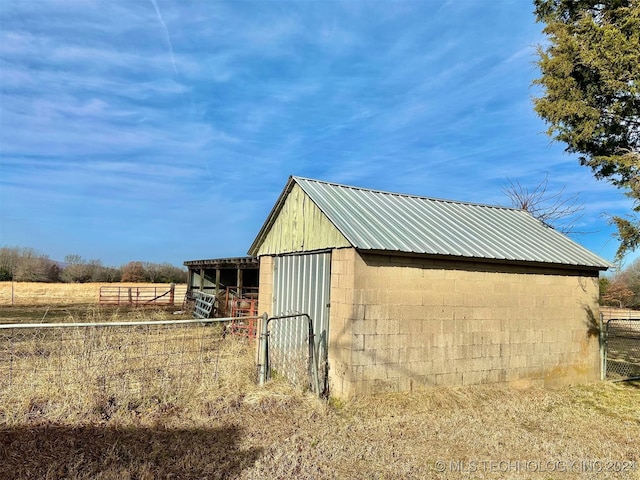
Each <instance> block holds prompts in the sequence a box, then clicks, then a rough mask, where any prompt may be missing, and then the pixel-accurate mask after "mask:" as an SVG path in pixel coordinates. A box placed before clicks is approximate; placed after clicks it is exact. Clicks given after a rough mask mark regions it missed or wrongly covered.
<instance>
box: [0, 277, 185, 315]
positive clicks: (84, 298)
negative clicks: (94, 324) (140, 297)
mask: <svg viewBox="0 0 640 480" xmlns="http://www.w3.org/2000/svg"><path fill="white" fill-rule="evenodd" d="M125 285H126V286H134V287H155V288H157V289H158V290H159V291H162V290H163V287H164V288H166V289H168V288H169V285H168V284H167V285H163V284H159V283H136V284H119V283H42V282H0V306H12V305H17V306H22V307H24V306H27V307H28V306H33V305H45V306H46V305H50V306H52V305H77V304H97V303H98V299H99V297H100V287H103V286H106V287H118V286H125ZM186 289H187V286H186V284H184V285H176V297H175V301H176V304H177V305H180V304H181V303H182V300H183V299H184V294H185V292H186ZM0 318H1V317H0Z"/></svg>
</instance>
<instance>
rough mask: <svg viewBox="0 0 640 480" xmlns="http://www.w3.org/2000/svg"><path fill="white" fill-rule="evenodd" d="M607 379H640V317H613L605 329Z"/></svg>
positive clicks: (605, 370)
mask: <svg viewBox="0 0 640 480" xmlns="http://www.w3.org/2000/svg"><path fill="white" fill-rule="evenodd" d="M604 372H605V378H606V379H607V380H636V379H640V318H611V319H609V320H607V322H606V324H605V329H604Z"/></svg>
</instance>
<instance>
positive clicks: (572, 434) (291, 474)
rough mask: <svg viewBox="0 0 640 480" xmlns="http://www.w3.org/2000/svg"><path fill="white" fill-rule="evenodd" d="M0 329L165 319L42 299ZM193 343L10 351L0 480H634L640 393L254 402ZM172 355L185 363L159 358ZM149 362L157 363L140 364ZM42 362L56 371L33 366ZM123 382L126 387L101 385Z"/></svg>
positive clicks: (224, 349)
mask: <svg viewBox="0 0 640 480" xmlns="http://www.w3.org/2000/svg"><path fill="white" fill-rule="evenodd" d="M0 317H1V319H2V320H3V323H5V322H7V321H9V322H11V323H33V322H35V323H37V322H40V321H41V320H42V319H43V318H44V320H45V321H50V322H54V321H56V322H57V321H60V322H69V321H93V322H98V321H103V322H109V321H114V322H115V321H117V322H123V321H125V322H126V321H145V320H151V321H156V320H166V319H172V318H174V317H180V316H175V315H173V314H172V313H171V312H166V311H162V310H152V309H146V310H138V309H131V310H125V309H116V308H110V309H107V308H99V307H97V306H95V305H89V304H85V305H69V304H66V305H63V306H60V305H55V303H54V302H53V301H51V299H50V302H49V303H48V304H47V303H46V302H42V303H38V304H36V305H31V306H14V307H9V306H5V307H1V308H0ZM201 330H202V332H204V333H202V334H201V333H198V335H197V336H195V337H185V336H184V334H183V333H182V331H181V330H177V331H174V330H169V331H167V332H165V333H164V334H163V336H162V341H158V342H156V343H155V344H153V345H155V347H153V346H150V347H148V350H146V353H147V355H146V356H141V355H136V354H134V352H135V351H137V350H135V349H136V348H144V347H143V346H142V345H143V343H144V344H148V343H149V342H148V341H147V340H145V342H140V343H136V342H135V341H134V338H138V337H141V333H142V332H140V331H138V330H132V331H129V332H125V334H124V335H123V334H122V332H120V333H118V332H117V331H116V330H114V331H113V332H114V333H113V335H106V336H103V337H100V338H98V337H91V341H90V342H87V341H86V340H82V341H80V340H79V339H78V338H76V337H74V336H73V335H69V336H67V337H65V338H66V340H65V341H63V342H58V341H55V342H54V341H53V339H52V338H50V337H47V336H46V335H37V336H31V337H26V336H23V337H21V341H22V344H21V348H22V349H23V350H21V352H22V354H21V356H18V357H15V356H14V357H12V358H14V359H15V358H19V359H20V362H23V364H22V365H21V366H20V368H14V369H13V370H11V371H12V372H14V374H16V372H22V373H21V374H22V375H23V376H24V378H23V379H22V380H20V379H15V378H14V380H12V382H11V384H10V386H8V387H7V386H6V385H7V382H6V379H4V378H3V379H0V385H5V387H4V388H3V389H2V390H1V391H0V459H1V461H0V478H2V479H4V478H7V479H9V478H11V479H14V478H43V479H54V478H55V479H59V478H65V479H158V478H178V479H183V478H189V479H190V478H193V479H207V478H211V479H217V478H220V479H222V478H225V479H226V478H239V479H256V478H258V479H259V478H265V479H271V478H310V479H311V478H313V479H316V478H338V479H344V478H388V479H397V478H416V479H418V478H522V479H529V478H540V479H543V478H640V450H639V449H638V439H639V438H640V407H639V406H640V383H599V384H593V385H586V386H575V387H565V388H561V389H555V390H549V389H547V390H545V389H541V388H531V389H527V390H516V389H513V388H509V387H505V386H499V387H496V386H493V385H484V386H476V387H465V388H427V389H423V390H420V391H413V392H410V393H405V394H385V395H376V396H374V397H366V398H358V399H353V400H350V401H340V400H336V399H329V401H323V400H319V399H317V398H315V397H314V396H313V395H311V394H309V393H308V392H305V391H302V390H300V389H297V388H294V387H291V386H290V385H288V384H286V383H285V382H283V381H272V382H270V383H269V384H268V385H267V386H266V387H264V388H260V387H258V386H257V385H256V384H255V364H254V354H255V352H254V349H253V348H252V347H251V346H250V345H247V344H246V343H245V341H243V340H239V339H234V338H230V337H228V336H227V337H225V338H223V337H222V335H221V331H220V329H219V328H216V327H207V328H205V329H201ZM201 330H198V332H200V331H201ZM189 331H191V330H189ZM83 338H84V337H83ZM141 338H148V337H144V336H142V337H141ZM153 338H154V339H156V340H158V338H159V337H157V336H156V337H153ZM3 341H4V342H7V341H8V340H7V339H6V338H5V339H4V340H3ZM48 341H49V343H47V342H48ZM25 342H26V343H25ZM37 342H40V343H39V344H36V343H37ZM180 342H182V344H183V345H187V347H188V348H182V349H181V350H172V348H173V346H172V345H174V344H177V343H180ZM55 345H61V348H60V352H61V353H62V355H61V356H57V355H56V354H55V352H54V346H55ZM129 345H130V346H131V349H129V350H127V349H126V348H124V347H125V346H129ZM194 345H197V346H198V347H197V348H191V346H194ZM98 347H99V348H98ZM2 348H5V350H6V347H0V351H2ZM154 349H155V350H154ZM14 351H15V348H14ZM160 351H162V354H163V355H165V354H166V356H165V357H158V358H163V359H164V360H163V361H162V362H156V363H154V362H153V361H151V360H149V358H153V355H152V354H156V353H159V352H160ZM74 352H75V353H74ZM125 352H128V353H126V354H125ZM98 354H99V355H102V356H104V358H102V357H100V359H99V362H98V363H91V364H90V365H102V367H100V368H93V370H92V369H91V368H88V367H86V365H88V364H89V363H86V362H88V359H89V358H91V359H92V360H91V361H93V360H95V359H96V358H97V357H99V355H98ZM150 354H151V355H150ZM83 355H84V356H83ZM179 355H182V358H181V359H180V361H176V362H174V361H168V360H167V359H169V358H171V357H175V356H179ZM142 357H144V358H142ZM6 358H7V356H6V355H5V356H3V357H0V362H2V361H5V360H6ZM54 358H59V359H60V358H61V359H62V360H59V361H58V363H53V364H48V363H47V362H48V361H49V360H51V361H54ZM83 359H84V360H83ZM145 359H146V360H145ZM56 361H57V360H56ZM142 361H144V362H146V363H145V365H144V368H143V366H141V365H140V364H139V363H137V362H142ZM46 365H49V367H47V366H46ZM50 365H55V367H53V368H50ZM83 365H84V366H85V367H86V368H84V370H82V366H83ZM13 367H16V365H15V364H14V365H13ZM3 368H5V370H2V369H3ZM78 368H80V369H81V371H82V374H79V373H77V372H78V371H79V370H78ZM42 370H47V371H48V373H47V374H46V375H45V376H44V377H43V376H41V375H39V373H41V371H42ZM2 371H4V372H6V371H7V370H6V365H5V366H2V365H0V372H2ZM136 371H141V372H144V373H143V374H142V375H141V376H139V377H135V375H134V374H135V372H136ZM74 372H76V373H74ZM123 372H124V373H123ZM47 375H49V376H47ZM132 375H133V376H132ZM5 376H6V375H5ZM125 377H126V378H130V377H131V381H130V382H124V383H123V382H120V381H114V382H113V383H110V382H109V381H108V380H109V379H111V380H117V379H123V378H125ZM145 378H146V379H147V380H148V382H149V383H148V385H147V387H146V388H139V387H140V386H141V385H140V382H141V381H143V380H144V379H145ZM43 379H44V380H43ZM105 379H106V380H105ZM158 379H165V380H166V381H165V382H164V383H162V382H161V383H158V382H157V380H158ZM3 381H4V382H5V383H4V384H3Z"/></svg>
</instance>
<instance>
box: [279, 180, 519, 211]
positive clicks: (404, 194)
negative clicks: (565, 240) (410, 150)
mask: <svg viewBox="0 0 640 480" xmlns="http://www.w3.org/2000/svg"><path fill="white" fill-rule="evenodd" d="M291 178H293V179H294V180H295V181H296V182H297V181H298V180H303V181H307V182H315V183H322V184H325V185H331V186H334V187H341V188H348V189H351V190H361V191H364V192H372V193H381V194H384V195H394V196H396V197H407V198H419V199H421V200H430V201H433V202H442V203H452V204H456V205H469V206H473V207H485V208H495V209H499V210H513V211H516V212H522V211H526V210H524V209H521V208H515V207H505V206H502V205H492V204H489V203H479V202H467V201H462V200H452V199H447V198H437V197H429V196H425V195H417V194H411V193H400V192H390V191H387V190H379V189H375V188H365V187H357V186H354V185H346V184H342V183H337V182H329V181H327V180H318V179H315V178H308V177H300V176H297V175H292V176H291Z"/></svg>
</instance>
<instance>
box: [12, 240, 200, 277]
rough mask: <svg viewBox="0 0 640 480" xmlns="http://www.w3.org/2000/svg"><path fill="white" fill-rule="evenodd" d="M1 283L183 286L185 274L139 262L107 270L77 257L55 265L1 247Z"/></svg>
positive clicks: (167, 266) (164, 265) (45, 258)
mask: <svg viewBox="0 0 640 480" xmlns="http://www.w3.org/2000/svg"><path fill="white" fill-rule="evenodd" d="M0 281H16V282H65V283H86V282H150V283H185V282H186V281H187V272H186V270H185V269H184V268H180V267H176V266H174V265H171V264H169V263H153V262H139V261H132V262H129V263H127V264H125V265H122V266H120V267H108V266H105V265H103V264H102V262H101V261H100V260H86V259H84V258H82V257H81V256H80V255H76V254H71V255H67V256H65V258H64V262H56V261H54V260H51V259H50V258H49V256H48V255H45V254H43V253H40V252H38V251H36V250H34V249H33V248H29V247H1V248H0Z"/></svg>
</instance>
